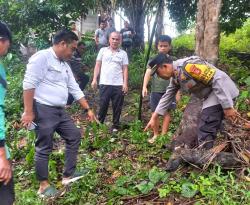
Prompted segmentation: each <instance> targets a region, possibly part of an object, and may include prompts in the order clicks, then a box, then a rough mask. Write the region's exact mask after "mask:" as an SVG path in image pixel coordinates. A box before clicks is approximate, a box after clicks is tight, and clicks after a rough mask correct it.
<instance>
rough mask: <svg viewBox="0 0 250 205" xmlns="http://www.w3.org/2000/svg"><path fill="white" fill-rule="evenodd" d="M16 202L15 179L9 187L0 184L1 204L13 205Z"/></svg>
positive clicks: (10, 182)
mask: <svg viewBox="0 0 250 205" xmlns="http://www.w3.org/2000/svg"><path fill="white" fill-rule="evenodd" d="M14 201H15V193H14V182H13V177H12V178H11V180H10V181H9V183H8V184H7V185H4V183H3V182H0V204H1V205H12V204H13V203H14Z"/></svg>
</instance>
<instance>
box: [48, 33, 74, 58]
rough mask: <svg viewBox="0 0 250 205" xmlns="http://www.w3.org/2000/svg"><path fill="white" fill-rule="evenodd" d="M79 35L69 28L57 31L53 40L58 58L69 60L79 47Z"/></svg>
mask: <svg viewBox="0 0 250 205" xmlns="http://www.w3.org/2000/svg"><path fill="white" fill-rule="evenodd" d="M77 41H78V37H77V35H76V34H75V33H74V32H72V31H69V30H66V29H64V30H61V31H59V32H57V33H56V35H55V36H54V40H53V49H54V51H55V53H56V55H57V57H58V58H60V59H61V60H68V59H70V58H71V57H72V54H73V52H74V51H75V50H76V49H77Z"/></svg>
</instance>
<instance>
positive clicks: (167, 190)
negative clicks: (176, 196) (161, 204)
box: [158, 189, 170, 198]
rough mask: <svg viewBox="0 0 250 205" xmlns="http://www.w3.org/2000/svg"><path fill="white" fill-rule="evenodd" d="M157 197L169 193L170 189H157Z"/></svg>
mask: <svg viewBox="0 0 250 205" xmlns="http://www.w3.org/2000/svg"><path fill="white" fill-rule="evenodd" d="M158 192H159V197H160V198H163V197H166V196H167V195H168V194H169V193H170V189H158Z"/></svg>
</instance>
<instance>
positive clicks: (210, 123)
mask: <svg viewBox="0 0 250 205" xmlns="http://www.w3.org/2000/svg"><path fill="white" fill-rule="evenodd" d="M223 118H224V112H223V109H222V107H221V105H214V106H211V107H208V108H205V109H204V110H202V112H201V117H200V121H199V127H198V144H199V145H201V144H204V145H203V147H204V148H205V149H211V148H212V147H213V144H214V140H215V138H216V136H217V132H218V131H219V130H220V128H221V123H222V120H223Z"/></svg>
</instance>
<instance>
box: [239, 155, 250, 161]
mask: <svg viewBox="0 0 250 205" xmlns="http://www.w3.org/2000/svg"><path fill="white" fill-rule="evenodd" d="M239 154H240V156H241V158H242V159H243V160H244V161H245V162H246V163H247V164H249V160H250V159H249V158H248V156H247V155H246V154H245V153H244V152H240V153H239Z"/></svg>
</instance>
